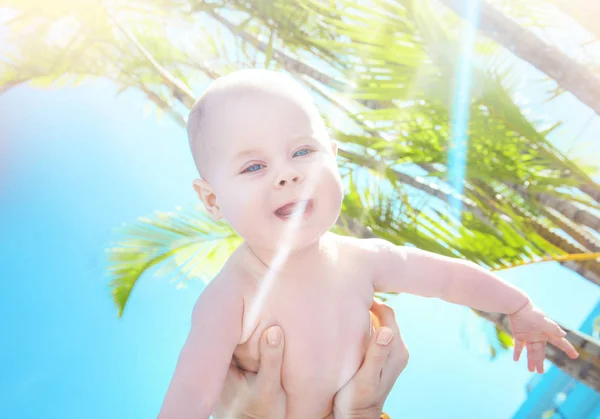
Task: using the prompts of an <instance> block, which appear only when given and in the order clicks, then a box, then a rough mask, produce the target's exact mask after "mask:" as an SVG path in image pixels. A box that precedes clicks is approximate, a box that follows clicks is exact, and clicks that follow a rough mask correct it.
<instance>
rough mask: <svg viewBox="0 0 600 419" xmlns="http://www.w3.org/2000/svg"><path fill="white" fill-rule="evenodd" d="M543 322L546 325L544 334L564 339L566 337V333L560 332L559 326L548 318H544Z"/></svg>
mask: <svg viewBox="0 0 600 419" xmlns="http://www.w3.org/2000/svg"><path fill="white" fill-rule="evenodd" d="M544 321H545V323H546V325H545V331H546V333H549V334H551V335H556V336H560V337H561V338H562V337H565V336H566V335H567V332H565V331H564V330H562V329H561V327H560V326H559V325H557V324H556V323H554V322H553V321H552V320H550V319H549V318H546V319H545V320H544Z"/></svg>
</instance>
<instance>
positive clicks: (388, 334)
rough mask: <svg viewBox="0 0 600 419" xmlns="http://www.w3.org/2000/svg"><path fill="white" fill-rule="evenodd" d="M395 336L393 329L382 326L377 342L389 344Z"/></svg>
mask: <svg viewBox="0 0 600 419" xmlns="http://www.w3.org/2000/svg"><path fill="white" fill-rule="evenodd" d="M393 336H394V334H393V332H392V329H389V328H387V327H382V328H381V329H379V333H377V343H378V344H380V345H387V344H388V343H390V341H391V340H392V337H393Z"/></svg>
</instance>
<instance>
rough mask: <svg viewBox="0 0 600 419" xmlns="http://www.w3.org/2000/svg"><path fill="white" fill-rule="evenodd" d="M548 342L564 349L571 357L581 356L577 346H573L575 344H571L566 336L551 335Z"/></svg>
mask: <svg viewBox="0 0 600 419" xmlns="http://www.w3.org/2000/svg"><path fill="white" fill-rule="evenodd" d="M548 342H550V343H551V344H553V345H554V346H556V347H557V348H559V349H560V350H562V351H563V352H564V353H566V354H567V355H569V358H571V359H577V357H579V353H578V352H577V350H576V349H575V347H573V345H571V342H569V341H568V340H567V339H565V338H555V337H551V338H549V339H548Z"/></svg>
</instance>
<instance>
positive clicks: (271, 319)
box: [235, 276, 373, 391]
mask: <svg viewBox="0 0 600 419" xmlns="http://www.w3.org/2000/svg"><path fill="white" fill-rule="evenodd" d="M258 295H260V293H258ZM262 295H263V298H253V299H251V301H250V304H247V306H246V309H245V311H246V313H245V318H244V327H243V329H244V330H243V336H242V341H241V344H240V345H239V346H238V348H237V349H236V352H235V356H236V359H237V360H238V363H239V364H240V366H241V367H243V368H244V369H247V370H251V371H257V370H258V366H259V365H258V364H259V353H258V344H259V339H260V337H261V336H262V334H263V332H264V331H265V329H266V328H267V327H269V326H272V325H279V326H281V328H282V329H283V331H284V339H285V352H284V365H283V371H282V378H283V381H284V386H285V387H286V390H287V391H294V389H295V388H296V389H301V388H304V387H305V383H309V382H312V383H313V387H312V388H314V389H315V390H316V389H318V388H320V386H314V380H319V382H320V383H322V385H323V386H326V387H335V386H337V385H338V383H339V382H341V383H342V384H343V383H344V382H346V381H347V379H349V378H350V377H351V376H352V375H353V374H354V372H355V371H356V369H357V368H358V366H360V364H361V363H362V357H363V355H364V351H365V349H366V345H367V342H368V339H369V336H370V330H371V322H370V315H369V307H370V305H371V302H372V298H373V294H372V289H371V288H370V287H368V286H365V285H364V281H362V282H361V281H354V280H352V278H351V277H348V276H346V277H345V278H332V277H331V276H330V277H328V278H323V279H322V281H321V282H320V283H319V281H317V280H316V279H315V278H312V279H311V280H307V281H305V282H304V283H302V282H301V281H290V282H288V283H285V282H283V281H282V282H280V283H277V285H273V286H272V289H271V290H263V294H262ZM251 312H254V313H255V314H254V316H252V315H251V314H250V313H251ZM246 314H247V315H246ZM323 380H325V381H323Z"/></svg>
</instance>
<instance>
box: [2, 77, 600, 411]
mask: <svg viewBox="0 0 600 419" xmlns="http://www.w3.org/2000/svg"><path fill="white" fill-rule="evenodd" d="M523 71H524V73H523V77H524V78H523V80H522V83H523V86H522V94H523V97H527V98H529V100H530V103H531V106H532V108H533V110H534V112H539V113H545V114H547V115H548V118H550V119H552V118H555V117H561V118H568V120H569V124H568V125H567V126H565V127H564V128H562V130H563V131H562V134H560V132H558V133H557V134H556V142H557V144H558V145H559V146H561V147H564V148H568V147H570V144H571V143H570V142H569V141H570V140H569V139H570V138H571V135H574V133H577V132H579V131H580V130H581V128H582V127H583V126H584V125H585V124H586V123H587V122H586V121H587V119H588V116H589V109H587V108H585V107H582V106H581V105H580V104H579V103H578V102H577V101H576V100H575V99H573V98H571V97H569V96H568V95H567V96H565V97H564V98H563V99H561V101H557V102H553V103H550V104H542V101H541V99H540V98H541V97H542V96H541V95H540V90H539V88H538V90H535V86H534V85H533V84H530V83H529V79H528V77H529V76H534V74H533V73H532V74H529V75H528V73H527V72H528V71H529V70H527V69H524V70H523ZM117 90H118V87H117V86H115V85H114V84H113V83H112V82H110V81H107V80H96V81H92V82H88V83H86V84H84V85H81V86H79V87H66V88H61V89H58V90H42V89H38V88H32V87H29V86H20V87H17V88H15V89H12V90H11V91H9V92H8V93H6V94H4V95H2V96H0V233H1V235H2V236H1V237H2V240H0V276H1V279H2V280H1V281H0V291H1V292H0V318H1V319H2V322H1V326H2V329H3V330H5V338H4V339H3V345H0V357H1V359H3V360H5V362H4V370H3V373H2V374H0V406H2V415H1V416H3V417H9V418H36V419H37V418H48V419H54V418H56V419H59V418H60V419H70V418H85V419H88V418H89V419H96V418H98V419H105V418H111V419H120V418H128V419H137V418H149V417H155V416H156V414H157V412H158V409H159V407H160V404H161V402H162V398H163V396H164V393H165V391H166V388H167V386H168V383H169V380H170V377H171V374H172V372H173V369H174V367H175V362H176V360H177V356H178V353H179V350H180V349H181V346H182V344H183V342H184V340H185V337H186V334H187V332H188V330H189V325H190V313H191V308H192V305H193V303H194V302H195V300H196V299H197V297H198V295H199V294H200V292H201V291H202V289H203V284H202V283H200V282H199V281H192V282H190V283H189V285H188V287H187V288H184V289H176V287H175V286H174V285H173V284H170V283H168V282H167V281H165V280H161V279H160V278H153V277H152V276H151V275H146V276H144V277H143V278H142V279H141V280H140V282H139V284H138V285H137V286H136V288H135V289H134V291H133V293H132V296H131V299H130V301H129V304H128V306H127V309H126V310H125V313H124V315H123V317H122V318H121V319H119V318H118V317H117V310H116V308H115V306H114V304H113V303H112V300H111V296H110V291H109V287H108V282H109V278H108V277H107V275H106V273H105V270H104V267H105V259H104V249H105V248H106V247H108V246H109V245H110V242H111V241H113V240H114V239H115V235H114V229H115V228H116V227H118V226H120V225H122V224H123V223H132V222H135V220H136V219H137V217H139V216H144V215H149V214H151V213H152V212H153V211H154V210H170V209H173V208H174V207H175V206H178V205H182V206H188V207H189V206H192V205H196V203H197V202H196V197H195V195H194V192H193V190H192V188H191V182H192V180H193V179H194V178H195V176H196V172H195V168H194V165H193V161H192V159H191V156H190V155H189V151H188V146H187V141H186V136H185V131H184V130H183V129H182V128H181V127H179V126H178V125H176V124H175V123H174V122H173V121H171V120H170V119H169V118H168V117H164V118H162V119H161V120H160V121H158V120H157V118H156V115H155V113H154V111H152V110H150V111H149V112H148V107H147V106H145V101H144V98H143V96H142V94H140V93H139V92H136V91H126V92H124V93H122V94H121V95H120V96H118V97H115V94H116V92H117ZM599 132H600V122H599V121H598V118H595V119H592V122H591V123H589V124H587V126H586V129H585V130H584V135H583V137H582V139H581V140H580V142H579V144H589V148H588V149H586V152H585V153H584V154H587V155H588V156H589V155H590V154H591V155H593V153H598V154H596V155H599V154H600V144H599V142H598V139H597V136H598V133H599ZM571 139H572V138H571ZM500 275H501V276H502V277H503V278H505V279H506V280H508V281H510V282H511V283H514V284H515V285H517V286H519V287H520V288H522V289H523V290H525V291H526V292H527V293H528V294H530V296H531V297H532V298H533V300H534V301H535V303H536V304H537V305H538V306H540V307H541V308H542V309H543V310H544V311H546V313H547V314H548V315H549V316H550V317H551V318H554V319H556V320H559V321H560V322H562V323H564V324H565V325H566V326H568V327H571V328H577V327H578V326H579V324H580V323H581V322H582V321H583V319H584V318H585V317H586V316H587V314H588V312H589V311H591V309H592V307H593V306H594V305H595V304H596V303H597V302H598V300H599V299H600V291H599V290H598V287H596V286H593V285H592V284H590V283H588V282H587V281H585V280H583V279H582V278H581V277H579V276H578V275H576V274H574V273H572V272H571V271H568V270H566V269H564V268H562V267H560V266H559V265H557V264H554V263H546V264H539V265H534V266H528V267H522V268H518V269H514V270H510V271H504V272H501V273H500ZM390 304H391V306H392V307H393V308H394V310H395V311H396V314H397V319H398V322H399V325H400V328H401V331H402V336H403V339H404V341H405V343H406V345H407V346H408V348H409V351H410V353H411V359H410V364H409V366H408V367H407V368H406V370H405V371H404V373H403V374H402V376H401V377H400V378H399V379H398V382H397V383H396V385H395V387H394V389H393V390H392V392H391V393H390V396H389V397H388V400H387V402H386V406H385V411H386V412H387V413H389V414H390V415H392V417H404V416H406V417H420V418H438V417H461V418H481V417H486V418H490V419H495V418H498V419H500V418H502V419H504V418H508V417H510V416H511V415H512V414H513V413H514V412H515V411H516V410H517V409H518V407H519V405H520V404H521V403H522V402H523V400H524V398H525V395H526V394H525V384H526V383H527V382H528V381H529V380H530V379H531V377H532V376H533V374H531V373H529V372H528V371H527V365H526V361H525V357H523V358H522V360H521V361H520V362H518V363H515V362H513V361H512V356H511V353H508V352H504V353H501V354H500V355H499V356H498V358H497V359H495V360H493V361H490V359H489V355H488V352H487V344H486V339H487V338H486V332H485V331H484V328H483V326H484V325H486V323H485V322H484V321H482V320H479V319H478V318H477V317H476V316H475V315H474V314H472V313H471V312H470V310H469V309H467V308H464V307H460V306H456V305H451V304H448V303H445V302H442V301H439V300H432V299H425V298H421V297H416V296H410V295H401V296H398V297H396V298H394V299H392V300H391V301H390Z"/></svg>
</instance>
